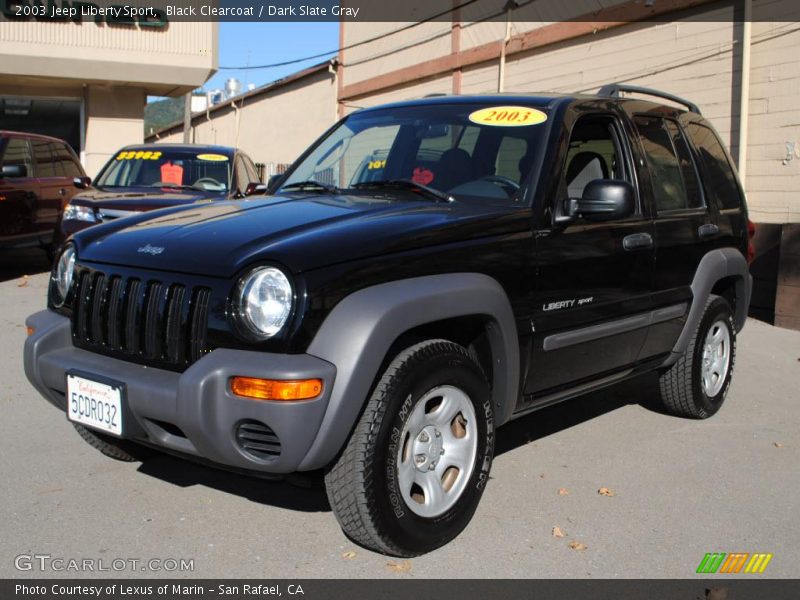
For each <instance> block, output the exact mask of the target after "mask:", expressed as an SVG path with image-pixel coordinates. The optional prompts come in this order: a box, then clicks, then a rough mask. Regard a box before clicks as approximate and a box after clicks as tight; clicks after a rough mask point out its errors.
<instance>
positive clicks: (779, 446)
mask: <svg viewBox="0 0 800 600" xmlns="http://www.w3.org/2000/svg"><path fill="white" fill-rule="evenodd" d="M772 445H773V446H775V447H776V448H783V444H781V443H780V442H772Z"/></svg>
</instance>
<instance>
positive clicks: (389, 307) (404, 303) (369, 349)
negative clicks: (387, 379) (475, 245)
mask: <svg viewBox="0 0 800 600" xmlns="http://www.w3.org/2000/svg"><path fill="white" fill-rule="evenodd" d="M468 315H481V316H485V317H487V320H488V324H487V332H488V337H489V343H490V346H491V350H492V355H493V358H494V364H493V380H492V390H493V400H494V404H495V420H496V424H497V425H500V424H502V423H504V422H505V421H507V420H508V419H509V417H510V415H511V412H512V411H513V409H514V406H515V404H516V400H517V394H518V390H519V376H520V375H519V373H520V366H519V341H518V337H517V328H516V323H515V320H514V315H513V312H512V310H511V304H510V303H509V300H508V297H507V296H506V293H505V291H504V290H503V288H502V286H501V285H500V284H499V283H498V282H497V281H496V280H495V279H492V278H491V277H488V276H487V275H482V274H478V273H452V274H444V275H431V276H426V277H415V278H412V279H404V280H400V281H394V282H391V283H384V284H380V285H376V286H372V287H369V288H365V289H363V290H359V291H357V292H354V293H353V294H351V295H350V296H348V297H346V298H345V299H344V300H342V301H341V302H339V304H337V305H336V306H335V307H334V309H333V310H332V311H331V313H330V314H329V315H328V316H327V317H326V319H325V321H324V322H323V323H322V326H321V327H320V329H319V331H318V332H317V334H316V335H315V336H314V339H313V341H312V342H311V345H310V346H309V347H308V350H307V353H308V354H311V355H313V356H316V357H318V358H321V359H323V360H326V361H328V362H330V363H333V364H334V365H336V380H335V382H334V385H333V391H332V393H331V396H330V400H329V402H328V407H327V409H326V412H325V416H324V417H323V421H322V424H321V426H320V429H319V432H318V434H317V438H316V439H315V441H314V444H313V445H312V447H311V449H310V450H309V451H308V453H307V454H306V456H305V458H304V459H303V461H302V462H301V464H300V470H302V471H307V470H312V469H318V468H321V467H324V466H325V465H327V464H328V463H329V462H330V461H331V460H332V459H333V458H334V457H335V456H336V454H337V453H338V452H339V450H341V448H342V447H343V446H344V445H345V443H346V442H347V438H348V436H349V435H350V431H351V430H352V428H353V425H354V424H355V422H356V419H358V416H359V414H360V413H361V410H362V408H363V406H364V404H365V403H366V401H367V400H368V394H369V392H370V389H371V387H372V384H373V382H374V381H375V377H376V376H377V375H378V374H379V373H378V369H379V368H380V366H381V363H382V361H383V359H384V357H385V356H386V352H387V351H388V350H389V348H390V346H391V345H392V343H393V342H394V341H395V340H396V339H397V338H398V337H399V336H400V335H402V334H403V333H404V332H406V331H408V330H409V329H412V328H414V327H417V326H419V325H425V324H426V323H433V322H435V321H440V320H443V319H449V318H453V317H462V316H468Z"/></svg>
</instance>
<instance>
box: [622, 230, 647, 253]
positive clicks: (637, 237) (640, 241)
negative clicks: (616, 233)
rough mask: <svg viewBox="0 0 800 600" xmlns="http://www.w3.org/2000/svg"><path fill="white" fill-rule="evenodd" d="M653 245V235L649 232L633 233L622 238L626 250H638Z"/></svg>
mask: <svg viewBox="0 0 800 600" xmlns="http://www.w3.org/2000/svg"><path fill="white" fill-rule="evenodd" d="M652 246H653V236H652V235H650V234H649V233H632V234H631V235H626V236H625V237H624V238H622V247H623V248H625V250H638V249H639V248H650V247H652Z"/></svg>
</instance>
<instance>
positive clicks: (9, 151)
mask: <svg viewBox="0 0 800 600" xmlns="http://www.w3.org/2000/svg"><path fill="white" fill-rule="evenodd" d="M1 142H2V141H1V140H0V143H1ZM0 147H2V146H0ZM6 165H8V166H11V165H22V166H23V167H25V169H26V170H27V173H28V177H31V176H33V168H32V166H33V164H32V161H31V153H30V149H29V148H28V142H27V141H26V140H21V139H18V138H9V140H8V144H6V149H5V152H3V156H2V160H0V166H6Z"/></svg>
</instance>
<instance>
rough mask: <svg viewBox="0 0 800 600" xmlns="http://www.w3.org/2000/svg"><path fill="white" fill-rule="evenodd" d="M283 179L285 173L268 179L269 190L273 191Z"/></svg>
mask: <svg viewBox="0 0 800 600" xmlns="http://www.w3.org/2000/svg"><path fill="white" fill-rule="evenodd" d="M282 178H283V173H276V174H275V175H270V176H269V179H267V189H268V190H270V191H272V190H274V189H275V187H276V186H277V185H278V182H279V181H280V180H281V179H282Z"/></svg>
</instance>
